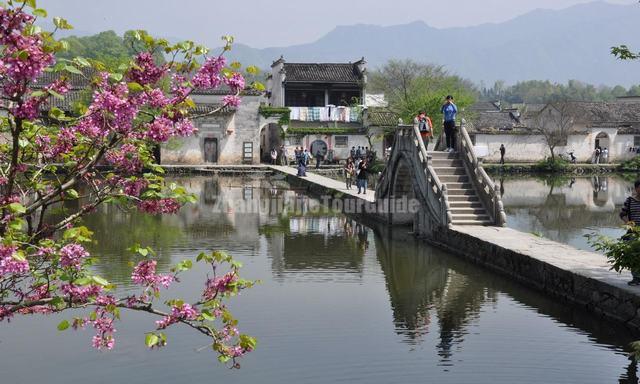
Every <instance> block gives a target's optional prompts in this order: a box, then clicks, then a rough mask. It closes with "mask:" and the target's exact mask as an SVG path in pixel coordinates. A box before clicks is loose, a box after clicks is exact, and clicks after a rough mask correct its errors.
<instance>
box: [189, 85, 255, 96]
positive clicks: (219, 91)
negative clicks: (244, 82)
mask: <svg viewBox="0 0 640 384" xmlns="http://www.w3.org/2000/svg"><path fill="white" fill-rule="evenodd" d="M191 94H192V95H215V96H226V95H232V94H233V92H231V89H230V88H229V87H228V86H227V85H225V84H223V85H221V86H219V87H218V88H215V89H201V88H196V89H194V90H193V92H191ZM263 94H264V92H260V91H258V90H255V89H253V88H245V89H244V91H242V92H241V93H240V96H260V95H263Z"/></svg>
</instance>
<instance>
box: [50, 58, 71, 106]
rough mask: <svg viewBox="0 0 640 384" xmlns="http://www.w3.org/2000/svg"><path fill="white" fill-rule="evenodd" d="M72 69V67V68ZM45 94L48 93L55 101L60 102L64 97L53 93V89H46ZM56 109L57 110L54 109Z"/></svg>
mask: <svg viewBox="0 0 640 384" xmlns="http://www.w3.org/2000/svg"><path fill="white" fill-rule="evenodd" d="M72 68H73V67H72ZM47 92H49V94H50V95H51V96H53V97H55V98H56V99H60V100H64V96H62V95H61V94H59V93H58V92H56V91H54V90H53V89H48V90H47ZM56 109H57V108H56Z"/></svg>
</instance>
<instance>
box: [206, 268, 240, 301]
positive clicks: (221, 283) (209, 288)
mask: <svg viewBox="0 0 640 384" xmlns="http://www.w3.org/2000/svg"><path fill="white" fill-rule="evenodd" d="M237 280H238V276H237V274H236V273H235V272H229V273H227V274H225V275H224V276H222V277H218V278H214V279H207V282H206V284H205V289H204V292H203V294H202V296H203V297H204V298H205V299H206V300H211V299H213V298H215V297H216V296H217V295H218V294H224V293H225V292H228V291H230V290H231V288H230V286H231V284H233V283H234V282H236V281H237Z"/></svg>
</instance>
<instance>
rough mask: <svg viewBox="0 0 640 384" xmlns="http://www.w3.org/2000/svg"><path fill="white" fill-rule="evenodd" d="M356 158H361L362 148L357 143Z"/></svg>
mask: <svg viewBox="0 0 640 384" xmlns="http://www.w3.org/2000/svg"><path fill="white" fill-rule="evenodd" d="M356 159H362V149H361V148H360V146H359V145H358V149H356Z"/></svg>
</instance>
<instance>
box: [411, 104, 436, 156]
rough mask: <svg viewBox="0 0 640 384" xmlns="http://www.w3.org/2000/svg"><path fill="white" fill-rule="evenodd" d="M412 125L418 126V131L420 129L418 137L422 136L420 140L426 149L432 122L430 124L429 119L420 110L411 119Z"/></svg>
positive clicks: (430, 134)
mask: <svg viewBox="0 0 640 384" xmlns="http://www.w3.org/2000/svg"><path fill="white" fill-rule="evenodd" d="M413 125H414V126H417V127H418V131H420V137H421V138H422V142H423V143H424V148H425V149H427V148H428V146H429V138H430V137H431V136H432V131H433V124H431V119H430V118H429V117H428V116H427V114H426V113H425V112H424V111H420V112H419V113H418V114H417V115H416V117H415V118H414V119H413Z"/></svg>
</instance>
